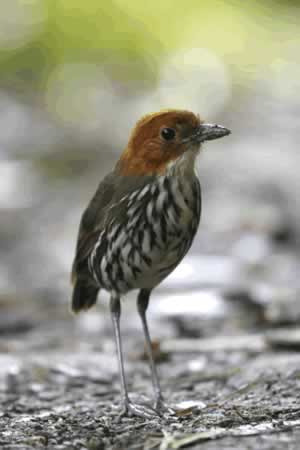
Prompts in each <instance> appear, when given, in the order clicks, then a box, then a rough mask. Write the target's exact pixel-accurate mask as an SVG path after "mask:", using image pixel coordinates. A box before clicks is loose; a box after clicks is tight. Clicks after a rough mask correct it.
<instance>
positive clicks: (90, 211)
mask: <svg viewBox="0 0 300 450" xmlns="http://www.w3.org/2000/svg"><path fill="white" fill-rule="evenodd" d="M113 178H114V177H113V172H111V173H109V174H108V175H107V176H106V177H105V178H104V179H103V180H102V181H101V182H100V184H99V186H98V189H97V191H96V193H95V195H94V196H93V198H92V199H91V201H90V203H89V205H88V207H87V208H86V210H85V211H84V213H83V215H82V217H81V221H80V226H79V233H78V238H77V245H76V252H75V258H74V262H73V266H72V282H73V283H74V282H75V280H76V277H77V275H78V273H77V272H78V271H79V267H80V265H81V263H82V262H83V261H84V260H85V259H86V258H87V256H88V255H89V254H90V251H91V250H92V249H93V247H94V245H95V243H96V241H97V237H98V235H99V231H100V230H101V226H102V223H103V220H104V218H105V211H106V209H107V207H108V206H109V204H110V202H111V200H112V198H113V196H114V193H115V183H114V182H113Z"/></svg>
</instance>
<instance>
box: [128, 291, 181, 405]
mask: <svg viewBox="0 0 300 450" xmlns="http://www.w3.org/2000/svg"><path fill="white" fill-rule="evenodd" d="M150 293H151V291H149V290H147V289H141V290H140V292H139V295H138V299H137V308H138V312H139V315H140V317H141V320H142V325H143V330H144V335H145V343H146V351H147V354H148V358H149V363H150V369H151V380H152V385H153V389H154V395H155V406H154V408H155V410H156V411H158V412H163V411H167V412H169V413H171V414H174V413H175V411H174V410H173V409H172V408H170V407H169V406H168V405H167V404H166V403H165V401H164V398H163V395H162V391H161V387H160V382H159V378H158V375H157V370H156V365H155V362H154V356H153V350H152V345H151V338H150V333H149V328H148V323H147V317H146V311H147V308H148V304H149V298H150Z"/></svg>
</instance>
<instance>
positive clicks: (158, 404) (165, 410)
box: [154, 397, 176, 416]
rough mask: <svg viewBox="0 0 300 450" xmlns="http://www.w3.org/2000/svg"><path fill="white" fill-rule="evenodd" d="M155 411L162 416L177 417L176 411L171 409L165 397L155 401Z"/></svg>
mask: <svg viewBox="0 0 300 450" xmlns="http://www.w3.org/2000/svg"><path fill="white" fill-rule="evenodd" d="M154 409H155V411H157V413H158V414H159V415H160V416H163V415H165V414H168V415H171V416H175V415H176V410H175V409H173V408H171V407H170V406H169V405H168V404H167V403H166V402H165V400H164V399H163V397H159V398H158V399H157V400H156V401H155V405H154Z"/></svg>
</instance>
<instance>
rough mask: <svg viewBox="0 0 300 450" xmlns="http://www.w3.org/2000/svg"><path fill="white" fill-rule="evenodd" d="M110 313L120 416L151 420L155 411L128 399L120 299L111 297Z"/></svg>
mask: <svg viewBox="0 0 300 450" xmlns="http://www.w3.org/2000/svg"><path fill="white" fill-rule="evenodd" d="M110 312H111V317H112V323H113V328H114V334H115V340H116V347H117V356H118V364H119V372H120V381H121V395H122V400H123V411H122V413H121V416H123V415H135V416H139V417H143V418H144V419H153V418H154V417H157V414H156V411H155V410H153V409H152V408H146V407H144V406H142V405H135V404H133V403H132V402H131V401H130V399H129V395H128V389H127V383H126V377H125V370H124V361H123V352H122V342H121V333H120V317H121V303H120V297H119V296H118V295H112V296H111V299H110Z"/></svg>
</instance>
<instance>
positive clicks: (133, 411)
mask: <svg viewBox="0 0 300 450" xmlns="http://www.w3.org/2000/svg"><path fill="white" fill-rule="evenodd" d="M133 416H136V417H141V418H142V419H146V420H153V419H157V418H158V417H159V416H160V414H159V412H158V411H156V410H155V409H154V408H152V407H151V406H145V405H140V404H137V403H132V402H131V401H130V402H127V403H126V404H125V405H124V407H123V410H122V411H121V413H120V414H119V420H120V419H122V417H133Z"/></svg>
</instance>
